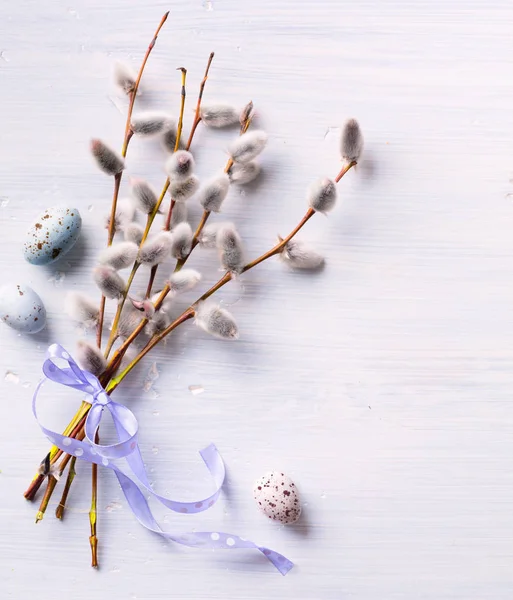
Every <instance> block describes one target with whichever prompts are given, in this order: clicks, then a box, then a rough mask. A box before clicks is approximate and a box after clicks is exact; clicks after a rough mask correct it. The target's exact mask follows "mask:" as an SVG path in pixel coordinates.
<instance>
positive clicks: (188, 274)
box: [168, 269, 201, 295]
mask: <svg viewBox="0 0 513 600" xmlns="http://www.w3.org/2000/svg"><path fill="white" fill-rule="evenodd" d="M200 281H201V273H198V271H195V270H194V269H182V270H180V271H177V272H176V273H173V274H172V275H171V277H170V278H169V282H168V284H169V290H170V293H171V294H173V295H176V294H183V293H184V292H188V291H189V290H192V289H193V288H194V287H195V286H196V285H198V283H199V282H200Z"/></svg>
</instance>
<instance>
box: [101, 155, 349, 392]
mask: <svg viewBox="0 0 513 600" xmlns="http://www.w3.org/2000/svg"><path fill="white" fill-rule="evenodd" d="M355 165H356V162H351V163H349V164H346V165H344V167H343V168H342V169H341V171H340V172H339V174H338V175H337V177H336V178H335V181H336V182H337V183H338V182H339V181H340V180H341V179H342V177H343V176H344V175H345V174H346V173H347V172H348V171H349V169H351V167H353V166H355ZM314 214H315V211H314V210H313V209H312V208H309V209H308V210H307V211H306V213H305V216H304V217H303V218H302V219H301V221H300V222H299V223H298V224H297V225H296V227H294V229H293V230H292V231H291V232H290V233H289V234H288V235H287V236H286V237H285V238H283V239H281V240H280V241H279V242H278V243H277V244H276V245H275V246H274V247H273V248H271V249H270V250H269V251H268V252H265V253H264V254H262V255H261V256H259V257H258V258H256V259H255V260H253V261H251V262H250V263H248V264H247V265H245V266H244V267H243V269H242V271H241V274H242V273H246V271H249V270H250V269H252V268H253V267H256V266H257V265H259V264H260V263H261V262H263V261H264V260H267V259H268V258H270V257H271V256H275V255H276V254H280V253H281V252H282V251H283V249H284V248H285V246H286V245H287V243H288V242H289V241H290V240H291V239H292V238H293V237H294V236H295V235H296V234H297V233H298V232H299V231H300V229H301V228H302V227H303V226H304V225H305V224H306V223H307V222H308V221H309V220H310V219H311V218H312V217H313V216H314ZM231 279H232V274H231V273H230V272H227V273H225V275H223V277H221V279H220V280H219V281H218V282H217V283H216V284H215V285H213V286H212V287H211V288H210V289H209V290H208V291H206V292H205V293H204V294H203V295H202V296H200V297H199V298H198V299H197V300H196V302H194V303H193V304H191V306H189V308H187V309H186V310H185V311H184V312H183V313H182V314H181V315H180V316H179V317H178V318H177V319H176V320H175V321H173V323H171V324H170V325H169V326H168V327H167V328H166V329H164V330H163V331H162V332H160V333H158V334H156V335H154V336H153V337H152V338H151V339H150V340H149V342H148V343H147V344H146V346H144V348H143V349H142V350H141V351H140V352H139V354H138V355H137V356H136V357H135V358H134V359H133V360H132V361H131V362H130V364H129V365H128V366H127V367H126V368H125V369H124V371H123V372H122V373H120V374H119V375H117V376H116V377H113V378H112V379H111V380H110V383H109V384H108V386H107V388H106V389H107V391H108V392H109V393H112V392H113V391H114V390H115V389H116V388H117V387H118V385H119V384H120V383H121V382H122V381H123V379H124V378H125V377H126V376H127V375H128V374H129V373H130V371H131V370H132V369H133V368H134V367H135V366H136V365H137V364H138V363H139V362H140V361H141V360H142V358H144V356H146V354H148V352H150V350H152V348H154V347H155V346H156V345H157V344H159V343H160V342H161V341H162V340H163V339H164V338H165V337H166V336H167V335H169V334H170V333H171V332H172V331H173V330H174V329H176V328H177V327H178V326H179V325H181V324H182V323H184V322H185V321H188V320H189V319H192V318H193V317H194V314H195V307H196V306H197V305H198V304H199V303H200V302H203V301H204V300H206V299H207V298H210V296H212V294H214V293H215V292H217V291H218V290H219V289H220V288H222V287H223V286H224V285H226V284H227V283H228V282H229V281H230V280H231ZM159 299H160V298H159Z"/></svg>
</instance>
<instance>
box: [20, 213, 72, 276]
mask: <svg viewBox="0 0 513 600" xmlns="http://www.w3.org/2000/svg"><path fill="white" fill-rule="evenodd" d="M81 228H82V218H81V216H80V213H79V212H78V210H77V209H76V208H67V207H66V206H52V207H51V208H47V209H46V210H45V211H44V212H43V213H42V214H41V215H40V216H39V217H38V218H37V219H36V220H35V221H34V223H33V225H31V226H30V228H29V230H28V231H27V239H26V240H25V243H24V249H23V254H24V256H25V259H26V260H27V261H28V262H29V263H31V264H33V265H48V264H49V263H51V262H53V261H54V260H57V259H58V258H60V257H61V256H63V255H64V254H66V252H69V250H71V248H73V246H74V245H75V243H76V241H77V240H78V236H79V235H80V229H81Z"/></svg>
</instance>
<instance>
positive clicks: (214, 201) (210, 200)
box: [198, 173, 230, 213]
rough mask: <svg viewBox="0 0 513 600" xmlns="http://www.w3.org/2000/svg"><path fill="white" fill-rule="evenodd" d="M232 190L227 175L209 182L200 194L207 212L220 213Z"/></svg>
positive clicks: (200, 199)
mask: <svg viewBox="0 0 513 600" xmlns="http://www.w3.org/2000/svg"><path fill="white" fill-rule="evenodd" d="M229 189H230V179H229V177H228V175H226V173H222V174H221V175H218V176H217V177H215V178H214V179H211V180H210V181H208V182H207V183H206V184H205V185H204V186H203V187H202V188H200V191H199V192H198V199H199V202H200V204H201V206H202V207H203V209H204V210H206V211H207V212H216V213H217V212H219V211H220V210H221V205H222V204H223V201H224V199H225V198H226V196H227V195H228V190H229Z"/></svg>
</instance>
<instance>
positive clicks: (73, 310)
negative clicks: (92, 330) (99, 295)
mask: <svg viewBox="0 0 513 600" xmlns="http://www.w3.org/2000/svg"><path fill="white" fill-rule="evenodd" d="M64 310H65V311H66V313H67V314H68V315H69V316H70V317H71V318H72V319H73V320H74V321H77V322H78V323H81V324H82V325H84V327H88V328H89V327H95V326H96V325H97V323H98V318H99V313H100V311H99V309H98V302H95V301H94V300H92V299H91V298H89V297H88V296H85V295H84V294H81V293H79V292H68V293H67V294H66V297H65V299H64Z"/></svg>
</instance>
